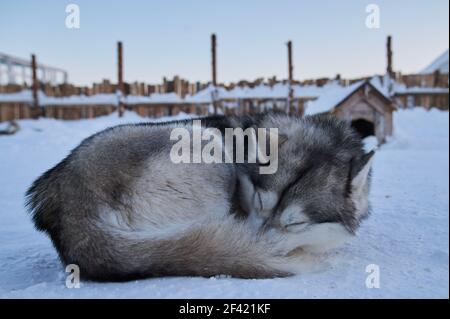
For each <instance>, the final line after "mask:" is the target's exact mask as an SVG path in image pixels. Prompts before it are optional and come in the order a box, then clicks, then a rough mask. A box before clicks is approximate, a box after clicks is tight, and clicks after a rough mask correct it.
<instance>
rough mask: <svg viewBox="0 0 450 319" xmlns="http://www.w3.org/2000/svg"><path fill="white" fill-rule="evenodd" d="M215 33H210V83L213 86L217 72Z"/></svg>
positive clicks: (215, 82)
mask: <svg viewBox="0 0 450 319" xmlns="http://www.w3.org/2000/svg"><path fill="white" fill-rule="evenodd" d="M216 44H217V43H216V35H215V34H214V33H213V34H212V35H211V63H212V84H213V85H214V87H215V86H216V85H217V73H216Z"/></svg>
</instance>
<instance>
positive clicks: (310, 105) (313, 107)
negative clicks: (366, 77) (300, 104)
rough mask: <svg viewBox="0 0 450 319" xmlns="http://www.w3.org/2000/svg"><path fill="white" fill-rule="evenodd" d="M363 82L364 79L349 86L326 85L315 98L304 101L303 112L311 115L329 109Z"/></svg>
mask: <svg viewBox="0 0 450 319" xmlns="http://www.w3.org/2000/svg"><path fill="white" fill-rule="evenodd" d="M363 83H364V81H358V82H356V83H353V84H351V85H349V86H340V85H337V84H336V85H330V86H328V87H326V88H325V89H324V92H323V93H322V94H321V95H320V96H319V98H318V99H317V100H314V101H309V102H307V103H306V108H305V114H306V115H312V114H318V113H323V112H328V111H330V110H331V109H332V108H333V107H335V106H336V105H337V104H339V103H340V102H341V101H342V100H344V99H345V98H346V97H347V96H348V95H349V94H351V93H352V92H353V91H355V90H356V89H357V88H358V87H360V86H361V85H362V84H363Z"/></svg>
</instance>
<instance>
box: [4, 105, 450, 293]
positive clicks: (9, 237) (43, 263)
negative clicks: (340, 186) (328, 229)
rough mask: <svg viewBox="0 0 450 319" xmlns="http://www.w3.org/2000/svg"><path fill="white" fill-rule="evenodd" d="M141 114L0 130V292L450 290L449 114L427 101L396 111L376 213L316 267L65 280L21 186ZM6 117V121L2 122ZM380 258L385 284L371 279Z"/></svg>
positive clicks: (379, 158) (376, 190)
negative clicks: (285, 272) (286, 274)
mask: <svg viewBox="0 0 450 319" xmlns="http://www.w3.org/2000/svg"><path fill="white" fill-rule="evenodd" d="M137 121H144V119H142V118H139V117H138V116H137V115H134V114H131V113H127V114H126V116H125V117H124V118H122V119H120V120H119V119H118V118H117V117H116V115H115V114H112V115H109V116H106V117H102V118H97V119H93V120H81V121H73V122H72V121H59V120H52V119H40V120H37V121H34V120H22V121H19V123H20V126H21V128H22V129H21V130H20V131H19V132H18V133H17V134H15V135H13V136H0V297H3V298H14V297H20V298H29V297H32V298H57V297H62V298H92V297H93V298H100V297H106V298H108V297H118V298H133V297H142V298H315V297H325V298H346V297H355V298H365V297H368V298H382V297H387V298H397V297H412V298H414V297H427V298H444V297H445V298H448V296H449V255H448V253H449V177H448V173H449V172H448V170H449V154H448V151H449V116H448V112H440V111H436V110H432V111H430V112H426V111H424V110H422V109H415V110H413V111H411V110H408V111H398V112H396V114H395V118H394V121H395V137H394V138H392V139H391V141H390V142H389V143H388V144H386V145H384V146H382V147H381V149H380V150H379V151H378V153H377V155H376V159H375V163H374V172H373V187H372V192H371V201H372V206H373V212H372V216H371V217H370V218H369V219H368V220H367V221H366V222H365V223H364V224H363V226H362V227H361V229H360V231H359V234H358V235H357V236H356V237H355V238H354V239H353V240H352V241H351V242H350V243H348V244H347V245H346V246H344V247H343V248H340V249H337V250H335V251H333V252H330V253H328V254H327V255H324V256H322V258H321V260H322V262H321V264H320V265H318V266H317V267H316V269H315V270H314V271H313V272H310V273H306V274H303V275H298V276H295V277H291V278H283V279H268V280H242V279H234V278H222V277H219V278H187V277H172V278H156V279H147V280H140V281H134V282H128V283H92V282H82V283H81V287H80V288H79V289H69V288H66V286H65V278H66V273H65V272H64V269H63V268H62V266H61V264H60V263H59V261H58V257H57V254H56V252H55V250H54V249H53V247H52V245H51V243H50V240H49V239H48V238H47V237H46V236H45V235H43V234H41V233H38V232H37V231H35V230H34V228H33V225H32V223H31V221H30V218H29V216H28V214H27V212H26V211H25V209H24V192H25V191H26V189H27V187H28V186H29V185H30V183H31V182H32V181H33V180H34V179H35V178H36V177H37V176H39V175H40V174H41V173H42V172H44V171H45V170H46V169H48V168H50V167H51V166H53V165H55V164H56V163H58V162H59V161H60V160H61V159H62V158H63V157H65V156H66V155H67V153H68V152H69V150H70V149H72V148H74V147H75V146H76V145H77V144H78V143H79V142H80V141H81V140H82V139H83V138H85V137H87V136H89V135H90V134H92V133H94V132H96V131H99V130H101V129H103V128H105V127H107V126H111V125H115V124H119V123H123V122H137ZM4 125H5V124H0V127H2V126H4ZM369 264H376V265H378V266H379V271H380V288H372V289H369V288H367V287H366V278H367V276H368V275H369V274H368V273H366V266H367V265H369Z"/></svg>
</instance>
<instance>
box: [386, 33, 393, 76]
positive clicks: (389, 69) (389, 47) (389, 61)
mask: <svg viewBox="0 0 450 319" xmlns="http://www.w3.org/2000/svg"><path fill="white" fill-rule="evenodd" d="M386 47H387V48H386V49H387V50H386V53H387V67H386V72H387V74H388V75H389V77H391V78H392V77H393V73H394V71H393V68H392V37H391V36H390V35H389V36H388V37H387V43H386Z"/></svg>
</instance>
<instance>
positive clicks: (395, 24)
mask: <svg viewBox="0 0 450 319" xmlns="http://www.w3.org/2000/svg"><path fill="white" fill-rule="evenodd" d="M69 3H76V4H78V5H79V6H80V10H81V28H80V29H78V30H77V29H67V28H66V27H65V17H66V13H65V7H66V5H67V4H69ZM369 3H376V4H378V5H379V6H380V9H381V28H380V29H368V28H366V26H365V19H366V15H367V14H366V12H365V8H366V5H367V4H369ZM448 28H449V4H448V0H426V1H425V0H389V1H381V0H380V1H376V0H369V1H363V0H342V1H336V0H328V1H327V0H314V1H313V0H309V1H307V0H305V1H294V0H290V1H289V0H277V1H263V0H241V1H237V0H226V1H225V0H222V1H215V0H209V1H207V0H191V1H186V0H184V1H182V0H172V1H156V0H153V1H152V0H150V1H132V0H128V1H99V0H97V1H92V0H90V1H87V0H72V1H56V0H54V1H50V0H44V1H42V0H41V1H29V0H28V1H27V0H22V1H17V0H15V1H12V0H1V1H0V52H4V53H8V54H12V55H16V56H20V57H28V56H29V55H30V54H31V53H32V52H34V53H36V55H37V56H38V61H41V62H43V63H46V64H50V65H53V66H58V67H62V68H64V69H66V70H68V71H69V80H70V81H71V82H75V83H77V84H90V83H91V82H93V81H100V80H101V79H102V78H109V79H112V80H114V81H115V80H116V68H115V65H116V55H115V54H116V51H115V50H116V47H115V46H116V41H117V40H122V41H123V43H124V51H125V52H124V57H125V80H127V81H135V80H139V81H146V82H160V81H161V78H162V77H163V76H168V77H172V76H173V75H175V74H179V75H180V76H182V77H184V78H187V79H189V80H192V81H197V80H199V81H208V80H209V79H210V48H209V41H210V38H209V37H210V34H211V33H212V32H215V33H216V34H217V37H218V45H219V46H218V79H219V81H220V82H223V81H226V82H228V81H235V80H239V79H242V78H245V79H254V78H256V77H259V76H264V77H268V76H272V75H277V76H278V77H279V78H284V77H286V73H287V66H286V46H285V43H286V41H287V40H288V39H291V40H292V41H293V46H294V63H295V70H294V75H295V78H297V79H305V78H313V77H322V76H334V75H335V74H337V73H340V74H341V75H342V76H343V77H356V76H364V75H369V74H374V73H382V72H384V70H385V63H386V61H385V41H386V39H385V38H386V35H388V34H392V35H393V41H394V42H393V44H394V53H395V56H394V67H395V69H396V70H399V71H402V72H404V73H408V72H416V71H418V70H420V69H422V68H423V67H425V66H426V65H427V64H428V63H429V62H431V60H433V59H434V58H435V57H437V56H438V55H440V54H441V53H442V52H443V51H444V50H445V49H447V48H448V46H449V31H448Z"/></svg>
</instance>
